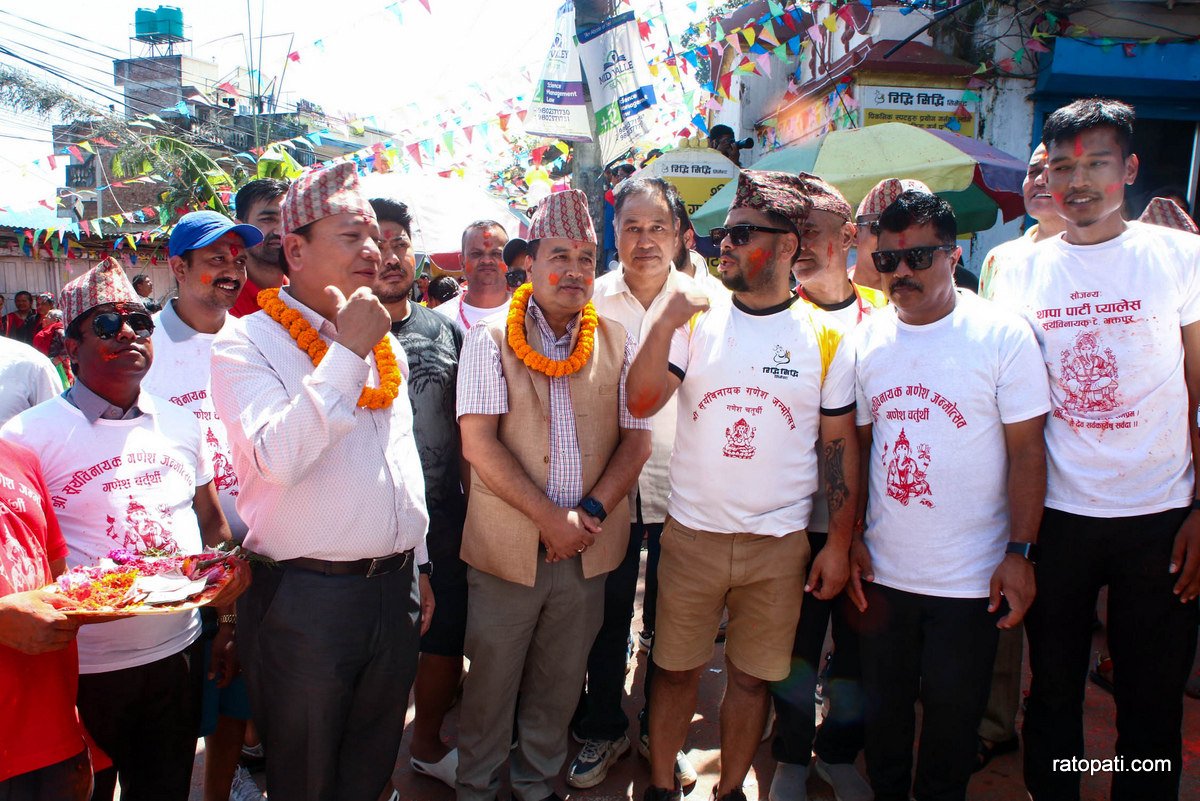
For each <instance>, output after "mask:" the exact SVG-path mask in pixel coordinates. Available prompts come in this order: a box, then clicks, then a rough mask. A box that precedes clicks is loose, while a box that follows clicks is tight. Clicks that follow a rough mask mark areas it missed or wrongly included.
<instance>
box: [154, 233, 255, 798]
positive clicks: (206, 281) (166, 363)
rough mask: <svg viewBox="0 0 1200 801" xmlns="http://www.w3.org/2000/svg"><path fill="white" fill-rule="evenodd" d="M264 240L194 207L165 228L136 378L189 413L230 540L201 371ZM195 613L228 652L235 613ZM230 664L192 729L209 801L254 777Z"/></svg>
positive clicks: (214, 426)
mask: <svg viewBox="0 0 1200 801" xmlns="http://www.w3.org/2000/svg"><path fill="white" fill-rule="evenodd" d="M262 241H263V235H262V232H261V231H259V230H258V229H257V228H255V227H254V226H252V225H235V224H234V223H233V221H231V220H230V219H228V218H227V217H225V216H224V215H221V214H218V213H217V212H215V211H194V212H192V213H190V214H185V215H184V216H183V217H181V218H180V220H179V222H177V223H176V224H175V227H174V228H173V229H172V230H171V242H170V249H169V258H170V261H169V265H170V268H171V274H172V275H173V276H174V278H175V282H176V285H177V286H178V294H177V296H176V297H174V298H171V299H170V300H168V301H166V303H165V304H164V305H163V308H162V311H160V312H158V314H156V315H154V334H153V335H152V336H151V338H150V340H151V342H152V343H153V345H154V362H153V363H152V364H151V365H150V371H149V372H148V373H146V377H145V379H143V380H142V388H143V389H145V390H146V391H147V392H150V393H152V394H154V395H157V396H159V397H161V398H167V399H168V400H169V401H170V402H171V403H173V404H175V405H176V406H179V407H182V408H184V409H187V410H188V411H190V412H191V413H192V414H193V415H195V417H196V420H197V421H198V422H199V423H200V433H201V435H202V436H203V437H204V440H205V443H206V444H207V445H208V446H209V455H210V456H211V458H212V472H213V485H214V486H215V487H216V490H217V496H218V497H219V498H220V501H221V510H222V511H223V512H224V514H225V519H226V520H227V521H229V529H230V533H231V534H232V536H233V540H234V541H235V542H241V541H242V539H243V538H245V536H246V524H245V523H244V522H243V521H242V518H241V516H240V515H239V514H238V513H237V507H236V503H237V496H238V491H239V486H238V480H237V476H236V475H234V472H233V457H232V455H231V453H230V449H229V437H228V436H227V435H226V433H225V424H224V423H223V422H222V421H221V418H220V416H219V415H218V414H217V411H216V408H215V407H214V405H213V400H212V392H211V389H210V382H209V375H210V372H211V371H210V364H211V362H212V343H213V340H214V339H215V338H216V335H217V334H218V333H220V332H221V330H222V329H223V328H225V326H226V325H227V324H229V323H230V321H231V320H232V319H233V318H232V317H230V316H229V313H228V312H229V309H231V308H232V307H233V306H234V304H235V303H236V301H237V300H238V298H239V297H240V292H241V291H242V290H243V289H244V288H245V286H246V280H247V276H246V265H247V259H248V257H249V250H250V249H251V248H253V247H255V246H256V245H258V244H260V243H261V242H262ZM200 617H201V621H202V623H203V627H204V633H203V635H202V636H201V642H202V643H204V644H205V646H206V647H207V648H208V649H209V650H210V651H211V652H213V653H217V654H221V655H223V656H225V657H229V658H231V657H232V654H233V651H234V647H235V643H234V639H235V635H236V632H237V619H236V615H227V616H223V617H222V618H221V619H219V620H218V618H217V616H216V614H215V613H210V610H208V609H205V610H202V611H201V615H200ZM232 668H233V665H232V664H229V663H228V661H223V662H222V663H221V664H212V665H211V666H209V668H208V669H207V670H206V671H205V677H204V690H203V693H204V694H203V699H202V702H201V709H200V733H201V735H202V736H203V737H204V794H205V798H206V799H207V801H218V799H220V801H224V799H227V798H229V797H230V786H231V785H233V784H236V785H237V786H238V788H239V789H238V790H237V792H238V793H245V792H246V791H245V790H241V789H240V788H241V787H246V788H248V789H250V790H251V792H252V793H256V792H258V788H257V787H256V786H254V783H253V779H251V778H250V776H249V775H248V774H247V773H246V771H245V769H244V768H240V767H239V766H238V757H239V756H240V755H241V751H242V740H243V738H244V737H245V734H246V721H248V720H249V719H250V699H249V697H248V696H247V694H246V683H245V680H244V679H243V678H242V676H241V675H240V673H239V674H238V675H236V676H235V675H234V671H233V669H232ZM218 710H219V713H218ZM243 797H244V796H243ZM234 798H235V799H237V798H239V796H238V795H237V794H235V795H234Z"/></svg>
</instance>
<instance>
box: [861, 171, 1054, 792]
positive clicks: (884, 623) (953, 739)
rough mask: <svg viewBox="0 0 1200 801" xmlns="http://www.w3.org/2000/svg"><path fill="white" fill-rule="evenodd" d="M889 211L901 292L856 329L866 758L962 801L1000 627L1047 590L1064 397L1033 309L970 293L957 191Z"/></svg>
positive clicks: (882, 784) (898, 787) (883, 238)
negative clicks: (1051, 417)
mask: <svg viewBox="0 0 1200 801" xmlns="http://www.w3.org/2000/svg"><path fill="white" fill-rule="evenodd" d="M879 225H880V232H879V247H878V249H877V250H876V251H875V252H874V254H873V255H872V260H873V261H874V264H875V268H876V270H877V271H878V272H879V273H880V274H881V275H882V276H883V280H884V291H885V292H886V293H887V295H888V298H889V299H890V300H891V307H890V308H888V309H886V310H884V311H882V312H880V313H879V314H876V315H874V316H873V317H872V318H871V319H870V320H868V321H867V322H866V323H865V324H863V325H862V326H860V327H859V328H858V330H857V331H856V332H855V354H856V356H857V367H856V372H857V375H858V378H857V385H858V389H857V394H858V412H857V416H858V424H859V437H860V441H861V443H862V445H863V452H864V453H868V451H867V448H868V447H869V448H870V450H869V457H868V458H867V459H865V460H864V463H865V472H866V477H867V486H868V491H867V503H866V518H865V531H863V532H862V533H861V534H859V535H858V536H857V537H856V541H855V546H854V550H853V562H854V567H853V568H852V570H851V588H850V592H851V595H852V597H854V598H855V600H856V602H857V603H858V604H859V607H860V609H863V610H864V614H863V616H862V618H861V621H860V623H861V625H860V629H861V631H862V671H863V686H864V688H865V689H866V695H867V701H866V749H865V750H866V758H867V772H868V774H869V775H870V778H871V786H872V788H873V789H874V791H875V798H876V799H877V801H907V799H908V798H910V792H911V795H912V796H915V797H916V798H917V799H920V801H964V799H965V798H966V792H967V782H968V781H969V780H970V777H971V773H972V770H973V768H974V765H975V750H976V748H975V732H976V729H977V727H978V726H979V717H980V715H981V714H982V712H983V708H984V704H985V703H986V701H987V696H988V688H989V686H990V685H991V675H992V663H993V661H994V658H995V653H996V638H997V633H998V628H997V627H999V628H1004V629H1007V628H1011V627H1013V626H1015V625H1016V624H1018V623H1020V621H1021V618H1022V617H1023V616H1024V614H1025V610H1026V609H1027V607H1028V605H1029V603H1030V601H1031V600H1032V599H1033V593H1034V585H1033V563H1032V561H1031V556H1032V554H1031V550H1030V549H1031V548H1032V547H1033V546H1032V544H1033V543H1034V541H1035V539H1036V534H1037V525H1038V520H1039V519H1040V518H1041V512H1042V499H1043V497H1044V492H1045V453H1044V449H1043V444H1042V427H1043V425H1044V422H1045V414H1046V412H1047V411H1049V408H1050V404H1049V396H1048V392H1047V389H1046V379H1045V375H1044V370H1043V369H1042V365H1041V359H1040V357H1039V354H1038V350H1037V344H1036V343H1035V342H1034V340H1033V335H1032V332H1030V330H1029V326H1028V325H1026V324H1025V322H1024V320H1022V319H1021V318H1020V317H1019V316H1018V315H1016V314H1013V313H1012V312H1010V311H1008V310H1005V309H1002V308H1000V307H997V306H993V305H992V304H990V303H986V302H983V301H980V300H979V299H978V298H977V297H975V296H974V295H973V294H971V293H970V292H966V291H956V289H955V285H954V267H955V263H956V262H957V261H958V259H959V258H960V255H961V252H962V251H961V249H960V248H958V247H957V246H955V244H954V239H955V235H956V233H957V226H956V223H955V220H954V212H953V211H951V209H950V206H949V204H948V203H946V201H944V200H942V199H941V198H939V197H937V196H936V195H932V194H928V193H925V192H917V191H909V192H905V193H904V194H902V195H900V197H899V198H898V199H897V200H896V202H895V203H893V204H892V205H891V206H889V207H888V208H887V209H886V210H885V211H884V212H883V214H882V215H881V216H880V218H879ZM862 578H865V579H866V580H867V582H868V583H867V584H866V585H865V586H864V585H863V584H862V582H861V580H860V579H862ZM1001 596H1003V598H1004V600H1005V601H1006V602H1007V604H1008V611H1007V613H1004V612H1003V611H1002V610H1001ZM918 699H919V700H920V701H921V706H922V709H923V712H924V715H923V718H922V723H921V736H920V747H919V752H918V757H917V770H916V781H915V785H914V782H913V770H912V746H913V734H914V730H915V717H916V716H915V712H914V706H915V704H916V702H917V700H918Z"/></svg>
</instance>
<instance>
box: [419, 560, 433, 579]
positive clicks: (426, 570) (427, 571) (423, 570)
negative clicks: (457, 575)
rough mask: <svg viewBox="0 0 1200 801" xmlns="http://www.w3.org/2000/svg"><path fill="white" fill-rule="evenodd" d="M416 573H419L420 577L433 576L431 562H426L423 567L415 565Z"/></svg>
mask: <svg viewBox="0 0 1200 801" xmlns="http://www.w3.org/2000/svg"><path fill="white" fill-rule="evenodd" d="M417 572H418V573H420V574H421V575H422V576H432V575H433V562H426V563H425V564H423V565H417Z"/></svg>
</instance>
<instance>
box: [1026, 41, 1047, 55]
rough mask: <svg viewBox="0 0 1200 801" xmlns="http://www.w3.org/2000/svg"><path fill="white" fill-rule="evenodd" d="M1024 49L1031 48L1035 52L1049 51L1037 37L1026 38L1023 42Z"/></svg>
mask: <svg viewBox="0 0 1200 801" xmlns="http://www.w3.org/2000/svg"><path fill="white" fill-rule="evenodd" d="M1025 49H1026V50H1032V51H1033V52H1035V53H1049V52H1050V48H1048V47H1046V46H1045V45H1044V44H1042V43H1041V42H1040V41H1038V40H1037V39H1028V40H1026V42H1025Z"/></svg>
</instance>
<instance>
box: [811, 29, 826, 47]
mask: <svg viewBox="0 0 1200 801" xmlns="http://www.w3.org/2000/svg"><path fill="white" fill-rule="evenodd" d="M808 38H809V39H812V40H813V42H814V43H815V44H816V45H817V46H818V47H820V46H821V44H823V43H824V41H825V34H824V33H822V32H821V26H820V25H810V26H809V28H808Z"/></svg>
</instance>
